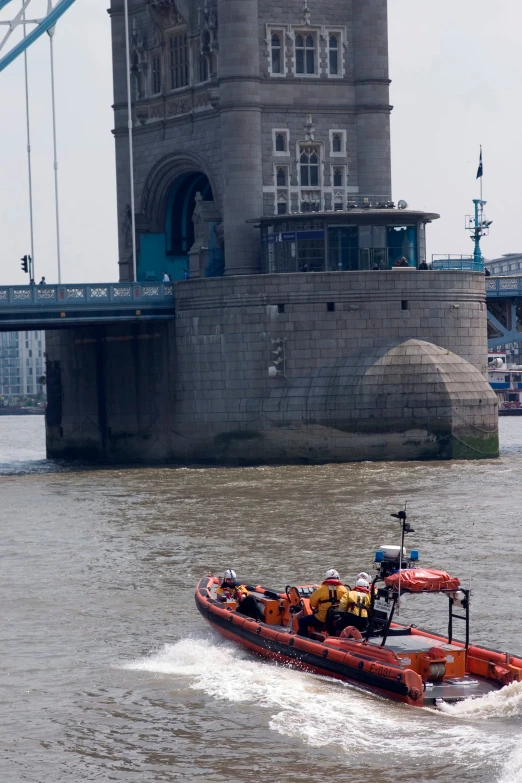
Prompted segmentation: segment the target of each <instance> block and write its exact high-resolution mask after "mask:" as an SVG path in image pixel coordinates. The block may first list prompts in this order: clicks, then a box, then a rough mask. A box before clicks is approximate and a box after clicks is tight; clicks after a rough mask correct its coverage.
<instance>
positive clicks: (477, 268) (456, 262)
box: [431, 255, 484, 272]
mask: <svg viewBox="0 0 522 783" xmlns="http://www.w3.org/2000/svg"><path fill="white" fill-rule="evenodd" d="M431 268H432V269H434V270H436V271H439V272H442V271H460V272H484V264H481V263H478V262H477V261H475V259H474V258H473V256H458V255H432V257H431Z"/></svg>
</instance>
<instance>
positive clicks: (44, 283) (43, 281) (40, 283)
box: [38, 275, 47, 285]
mask: <svg viewBox="0 0 522 783" xmlns="http://www.w3.org/2000/svg"><path fill="white" fill-rule="evenodd" d="M38 285H47V283H46V282H45V277H44V276H43V275H42V279H41V280H40V282H39V283H38Z"/></svg>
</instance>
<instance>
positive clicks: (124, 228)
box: [121, 204, 132, 249]
mask: <svg viewBox="0 0 522 783" xmlns="http://www.w3.org/2000/svg"><path fill="white" fill-rule="evenodd" d="M121 233H122V235H123V241H124V247H125V249H127V248H129V247H131V246H132V212H131V208H130V204H125V213H124V215H123V220H122V225H121Z"/></svg>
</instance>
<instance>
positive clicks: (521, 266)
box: [485, 253, 522, 275]
mask: <svg viewBox="0 0 522 783" xmlns="http://www.w3.org/2000/svg"><path fill="white" fill-rule="evenodd" d="M485 265H486V267H487V268H488V269H489V271H490V272H491V274H492V275H513V274H522V253H506V255H505V256H500V258H492V259H491V261H486V262H485Z"/></svg>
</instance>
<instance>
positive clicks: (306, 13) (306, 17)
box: [303, 0, 312, 27]
mask: <svg viewBox="0 0 522 783" xmlns="http://www.w3.org/2000/svg"><path fill="white" fill-rule="evenodd" d="M303 24H305V25H306V26H307V27H310V25H311V24H312V12H311V11H310V9H309V8H308V0H304V5H303Z"/></svg>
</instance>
